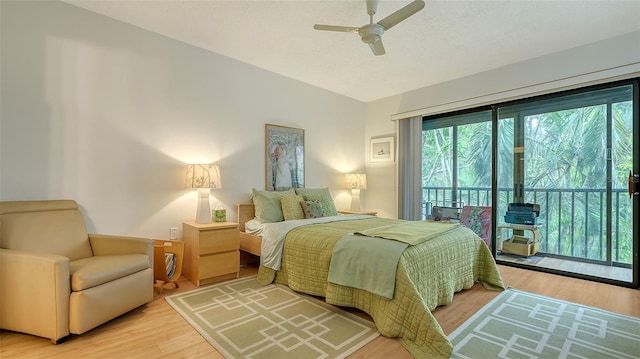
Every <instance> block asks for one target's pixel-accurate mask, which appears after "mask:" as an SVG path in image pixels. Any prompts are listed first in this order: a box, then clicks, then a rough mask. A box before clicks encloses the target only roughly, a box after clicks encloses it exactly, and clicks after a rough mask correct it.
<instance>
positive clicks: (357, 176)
mask: <svg viewBox="0 0 640 359" xmlns="http://www.w3.org/2000/svg"><path fill="white" fill-rule="evenodd" d="M345 179H346V180H347V186H348V187H349V188H351V208H350V210H351V211H353V212H359V211H360V210H361V208H360V190H361V189H367V175H366V174H364V173H347V174H346V175H345Z"/></svg>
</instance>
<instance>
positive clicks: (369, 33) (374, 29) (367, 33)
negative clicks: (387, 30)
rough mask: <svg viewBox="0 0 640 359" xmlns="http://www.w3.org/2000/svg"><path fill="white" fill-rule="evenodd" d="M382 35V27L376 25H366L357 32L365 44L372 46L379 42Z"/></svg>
mask: <svg viewBox="0 0 640 359" xmlns="http://www.w3.org/2000/svg"><path fill="white" fill-rule="evenodd" d="M383 33H384V27H382V25H378V24H367V25H364V26H363V27H361V28H360V29H359V30H358V34H359V35H360V38H361V39H362V42H364V43H365V44H373V43H374V42H376V41H378V40H380V37H381V36H382V34H383Z"/></svg>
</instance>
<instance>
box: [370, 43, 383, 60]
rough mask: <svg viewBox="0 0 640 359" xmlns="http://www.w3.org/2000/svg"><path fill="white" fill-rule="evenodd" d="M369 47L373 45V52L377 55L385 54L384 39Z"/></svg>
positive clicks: (371, 45)
mask: <svg viewBox="0 0 640 359" xmlns="http://www.w3.org/2000/svg"><path fill="white" fill-rule="evenodd" d="M369 47H371V51H373V54H374V55H376V56H380V55H384V54H385V51H384V45H382V39H380V40H378V41H376V42H373V43H371V44H369Z"/></svg>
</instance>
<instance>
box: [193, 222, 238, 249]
mask: <svg viewBox="0 0 640 359" xmlns="http://www.w3.org/2000/svg"><path fill="white" fill-rule="evenodd" d="M239 236H240V231H239V230H238V228H227V229H218V230H214V231H201V232H200V240H199V242H200V243H199V244H200V255H205V254H209V253H220V252H228V251H237V250H238V249H240V242H239V241H238V238H239Z"/></svg>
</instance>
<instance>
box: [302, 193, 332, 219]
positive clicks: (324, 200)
mask: <svg viewBox="0 0 640 359" xmlns="http://www.w3.org/2000/svg"><path fill="white" fill-rule="evenodd" d="M296 194H299V195H302V197H304V200H305V201H319V202H320V205H321V206H322V211H323V212H324V215H325V216H337V215H338V211H337V210H336V205H335V204H334V203H333V198H331V194H330V193H329V189H328V188H296Z"/></svg>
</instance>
